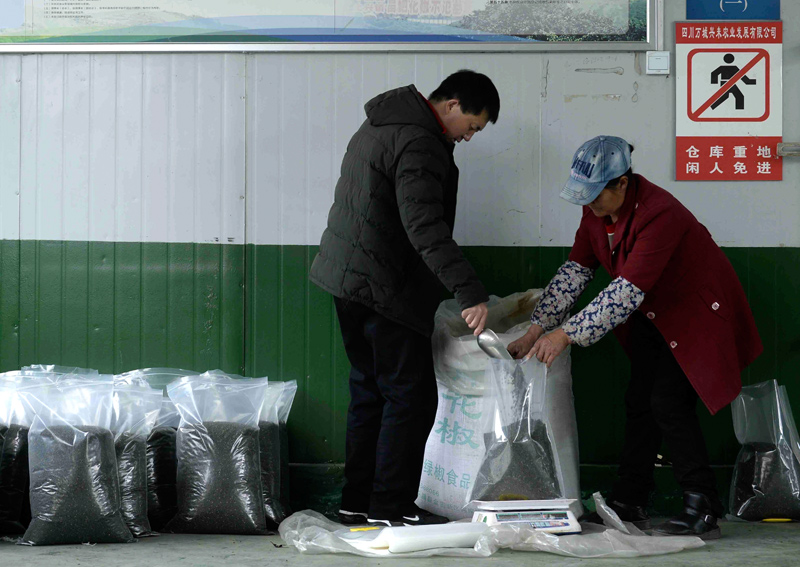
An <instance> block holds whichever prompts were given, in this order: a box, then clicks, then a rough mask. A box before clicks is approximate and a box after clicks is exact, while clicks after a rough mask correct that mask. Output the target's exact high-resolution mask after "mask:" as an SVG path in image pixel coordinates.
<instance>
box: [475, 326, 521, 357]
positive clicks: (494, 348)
mask: <svg viewBox="0 0 800 567" xmlns="http://www.w3.org/2000/svg"><path fill="white" fill-rule="evenodd" d="M478 346H479V347H481V350H482V351H483V352H485V353H486V354H487V355H489V357H490V358H502V359H504V360H514V358H513V357H512V356H511V355H510V354H509V353H508V350H506V346H505V345H504V344H503V341H501V340H500V337H498V336H497V335H496V334H495V333H494V331H492V330H491V329H484V331H483V332H482V333H481V334H480V335H478Z"/></svg>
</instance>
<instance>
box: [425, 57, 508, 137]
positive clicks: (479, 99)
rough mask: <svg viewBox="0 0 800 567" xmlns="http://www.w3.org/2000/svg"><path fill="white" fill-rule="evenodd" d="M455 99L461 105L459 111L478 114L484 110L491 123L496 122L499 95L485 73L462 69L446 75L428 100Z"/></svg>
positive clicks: (498, 112)
mask: <svg viewBox="0 0 800 567" xmlns="http://www.w3.org/2000/svg"><path fill="white" fill-rule="evenodd" d="M451 99H456V100H457V101H458V102H459V104H460V105H461V112H463V113H464V114H474V115H476V116H480V114H481V113H482V112H483V111H484V110H485V111H486V112H487V114H488V115H489V121H490V122H491V123H493V124H494V123H495V122H497V115H498V114H500V95H499V94H498V93H497V89H496V88H495V86H494V83H492V80H491V79H490V78H489V77H487V76H486V75H482V74H481V73H476V72H475V71H470V70H469V69H462V70H460V71H457V72H455V73H453V74H452V75H450V76H449V77H447V78H446V79H445V80H444V81H442V84H441V85H439V87H438V88H437V89H436V90H435V91H433V92H432V93H431V95H430V96H429V97H428V100H430V101H431V102H440V101H443V100H451Z"/></svg>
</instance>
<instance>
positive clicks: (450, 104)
mask: <svg viewBox="0 0 800 567" xmlns="http://www.w3.org/2000/svg"><path fill="white" fill-rule="evenodd" d="M460 105H461V103H460V102H459V101H458V99H455V98H451V99H450V100H448V101H447V102H446V103H445V105H444V107H445V109H446V110H447V112H453V109H454V108H455V107H456V106H460Z"/></svg>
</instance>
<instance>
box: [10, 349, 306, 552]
mask: <svg viewBox="0 0 800 567" xmlns="http://www.w3.org/2000/svg"><path fill="white" fill-rule="evenodd" d="M296 390H297V384H296V382H286V383H283V382H278V383H274V384H269V383H268V381H267V379H266V378H263V379H249V378H242V377H241V376H234V375H226V374H223V373H222V372H221V371H214V372H212V373H205V374H202V375H198V374H197V373H195V372H191V371H184V370H179V369H165V368H159V369H144V370H136V371H131V372H127V373H125V374H121V375H117V376H112V375H100V374H98V373H97V371H94V370H90V369H81V368H65V367H58V366H53V365H37V366H34V367H25V368H23V369H22V370H20V371H14V372H7V373H4V374H0V536H22V537H21V539H20V540H19V543H23V544H27V545H51V544H68V543H73V544H75V543H126V542H131V541H134V538H140V537H146V536H150V535H156V530H163V531H173V532H188V533H231V534H265V533H270V530H275V529H277V526H278V524H279V523H280V522H282V521H283V520H284V519H285V518H286V515H287V514H288V513H290V511H289V506H288V478H287V477H288V462H287V461H288V439H287V436H286V421H287V419H288V414H289V410H290V409H291V405H292V402H293V400H294V394H295V392H296Z"/></svg>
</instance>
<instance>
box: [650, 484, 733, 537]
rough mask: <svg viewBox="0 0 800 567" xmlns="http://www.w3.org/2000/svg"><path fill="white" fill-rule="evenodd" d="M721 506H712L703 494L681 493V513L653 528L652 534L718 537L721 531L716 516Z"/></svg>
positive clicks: (718, 514)
mask: <svg viewBox="0 0 800 567" xmlns="http://www.w3.org/2000/svg"><path fill="white" fill-rule="evenodd" d="M721 515H722V506H720V505H717V506H714V505H713V504H712V503H711V501H710V500H709V498H708V497H707V496H706V495H705V494H700V493H699V492H684V493H683V513H682V514H680V515H678V516H675V517H674V518H672V519H671V520H667V521H666V522H664V523H663V524H660V525H658V526H656V527H655V528H653V535H654V536H676V535H678V536H680V535H682V536H697V537H699V538H700V539H719V538H720V537H721V536H722V531H721V530H720V529H719V526H718V525H717V518H718V517H720V516H721Z"/></svg>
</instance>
